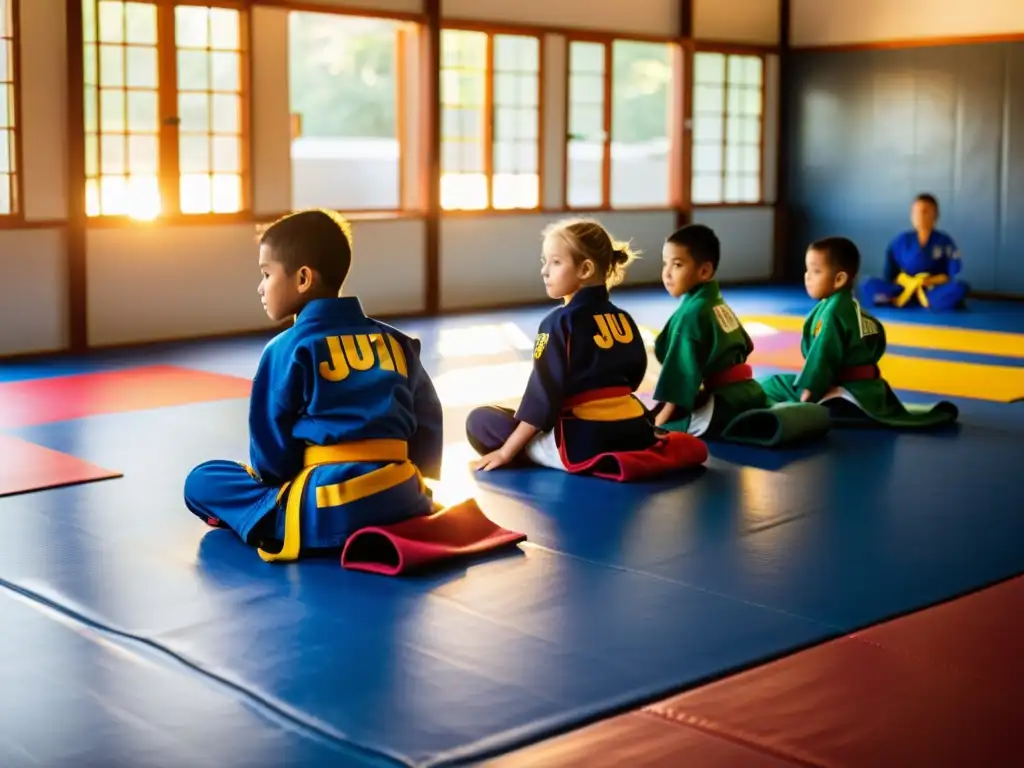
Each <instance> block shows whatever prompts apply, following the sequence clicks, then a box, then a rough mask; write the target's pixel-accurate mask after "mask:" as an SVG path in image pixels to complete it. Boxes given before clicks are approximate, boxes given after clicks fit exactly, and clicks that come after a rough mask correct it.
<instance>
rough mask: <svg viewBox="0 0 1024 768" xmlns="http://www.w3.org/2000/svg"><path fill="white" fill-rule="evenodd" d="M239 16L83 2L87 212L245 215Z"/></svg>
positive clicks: (106, 0) (225, 11)
mask: <svg viewBox="0 0 1024 768" xmlns="http://www.w3.org/2000/svg"><path fill="white" fill-rule="evenodd" d="M242 23H243V19H242V14H241V12H240V11H238V10H235V9H232V8H218V7H213V6H204V5H179V4H175V3H166V4H162V3H158V2H126V1H125V0H83V27H84V36H85V40H84V42H85V45H84V55H85V60H84V73H85V165H86V172H85V175H86V212H87V213H88V214H89V215H90V216H100V215H103V216H129V217H131V218H135V219H154V218H156V217H158V216H160V215H163V214H174V213H181V214H209V213H232V212H237V211H240V210H242V208H243V207H244V197H245V195H244V191H243V190H244V186H245V178H246V161H245V148H244V147H245V142H244V141H243V125H244V119H243V83H244V80H245V76H244V74H243V73H244V71H245V56H244V54H243V50H242V40H243V34H242Z"/></svg>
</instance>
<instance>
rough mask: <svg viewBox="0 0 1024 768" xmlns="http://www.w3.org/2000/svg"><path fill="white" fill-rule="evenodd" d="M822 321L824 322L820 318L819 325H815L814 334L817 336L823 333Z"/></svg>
mask: <svg viewBox="0 0 1024 768" xmlns="http://www.w3.org/2000/svg"><path fill="white" fill-rule="evenodd" d="M821 323H822V321H821V320H819V321H818V323H817V325H815V326H814V335H815V336H817V335H818V334H819V333H821Z"/></svg>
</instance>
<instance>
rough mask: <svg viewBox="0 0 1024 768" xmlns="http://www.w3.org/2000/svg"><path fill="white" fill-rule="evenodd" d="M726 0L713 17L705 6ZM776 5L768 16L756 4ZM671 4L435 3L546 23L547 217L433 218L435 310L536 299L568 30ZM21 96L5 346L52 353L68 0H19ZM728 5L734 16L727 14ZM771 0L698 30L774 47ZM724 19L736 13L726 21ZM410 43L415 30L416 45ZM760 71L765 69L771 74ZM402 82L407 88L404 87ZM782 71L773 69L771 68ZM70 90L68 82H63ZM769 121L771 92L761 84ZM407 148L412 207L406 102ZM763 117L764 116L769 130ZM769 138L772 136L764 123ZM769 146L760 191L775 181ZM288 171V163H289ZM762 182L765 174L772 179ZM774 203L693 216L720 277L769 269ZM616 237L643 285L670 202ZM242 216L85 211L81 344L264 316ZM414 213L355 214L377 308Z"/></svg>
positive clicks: (282, 89) (260, 102)
mask: <svg viewBox="0 0 1024 768" xmlns="http://www.w3.org/2000/svg"><path fill="white" fill-rule="evenodd" d="M313 4H320V5H324V6H330V5H332V4H333V5H336V6H339V7H345V8H346V9H353V8H367V9H370V10H371V11H375V10H376V11H381V10H383V11H392V12H400V13H401V12H404V13H417V12H420V11H421V2H420V0H344V2H342V1H341V0H337V2H335V1H334V0H316V2H315V3H310V2H308V0H307V2H306V3H305V5H304V7H305V8H306V9H309V8H310V7H311V5H313ZM723 5H728V6H729V7H730V8H731V9H732V10H731V11H730V12H729V13H725V12H723V11H722V9H721V8H720V7H718V6H723ZM768 7H771V8H772V9H773V10H772V11H771V13H769V11H768V10H766V8H768ZM677 11H678V2H677V1H676V0H634V2H630V3H620V2H616V1H615V0H602V2H597V3H595V2H592V1H591V0H560V2H550V0H522V1H521V2H519V3H514V4H507V3H498V2H497V0H446V2H445V3H444V13H445V15H446V16H447V17H449V18H459V19H476V20H489V21H493V22H495V23H501V22H504V23H507V24H510V25H528V26H547V27H548V28H549V29H550V33H549V34H546V35H545V36H544V55H545V72H546V75H545V82H544V84H543V89H542V93H543V97H544V112H543V114H544V131H543V137H542V153H543V157H544V169H545V176H544V186H543V190H542V202H543V206H544V208H545V212H543V213H527V214H514V213H496V214H490V215H488V214H483V215H478V214H461V213H460V214H451V215H446V216H445V217H444V219H443V221H442V226H441V254H440V261H441V299H442V305H443V308H444V309H458V308H465V307H470V306H480V305H482V304H487V303H502V304H508V303H511V302H516V301H533V300H536V299H540V298H543V297H542V294H541V286H540V282H539V277H538V270H539V249H540V231H541V229H542V228H543V227H544V226H545V225H546V224H547V223H548V222H550V221H552V220H555V219H557V218H560V217H562V216H564V215H566V214H565V213H564V211H563V210H562V207H563V205H564V201H563V199H562V191H563V179H564V168H563V165H564V136H565V133H566V130H565V129H566V116H565V80H564V77H565V66H566V44H565V38H564V32H565V31H566V30H567V29H571V28H578V27H585V28H587V29H598V30H606V31H609V32H617V33H620V34H629V33H636V34H640V35H644V34H649V35H661V36H669V35H671V34H672V33H673V31H674V30H675V29H676V28H677V27H678V17H677ZM287 13H288V12H287V10H285V9H284V8H281V7H277V6H276V5H268V6H259V5H257V6H255V7H254V8H253V10H252V12H251V41H252V46H253V50H252V57H251V59H252V65H253V70H252V78H253V93H255V94H256V98H254V99H253V112H252V125H251V128H252V142H253V154H254V156H255V160H256V162H255V163H254V171H253V179H252V200H253V208H254V216H255V220H257V221H266V220H268V219H269V218H270V217H271V216H275V215H277V214H280V213H283V212H285V211H287V210H289V209H290V208H291V206H292V178H293V167H292V158H291V149H290V133H289V130H290V129H289V118H288V105H289V98H288V90H287V83H288V77H287V63H288V57H287V40H288V33H287ZM20 15H21V28H20V35H21V38H20V45H21V48H20V50H21V66H22V69H21V73H20V74H21V87H20V99H21V110H22V115H21V116H22V123H21V131H20V136H19V138H20V140H21V141H22V156H23V165H24V167H23V175H24V180H23V184H24V193H25V195H24V214H25V215H24V218H25V219H26V224H25V225H24V227H23V228H21V229H7V228H0V267H2V268H3V274H4V279H3V280H2V281H0V356H2V355H5V354H16V353H22V352H36V351H52V350H60V349H62V348H65V347H66V345H67V342H68V332H67V303H68V300H67V293H68V286H67V279H66V266H67V248H66V217H67V198H68V184H69V183H77V182H74V181H71V182H69V179H68V178H67V165H68V164H67V143H68V142H67V106H66V105H67V88H68V84H67V83H66V82H65V81H66V67H65V65H64V62H65V61H66V56H67V41H66V39H65V37H66V35H65V28H66V24H65V22H64V19H65V1H64V0H20ZM730 16H731V17H732V22H730ZM773 16H777V0H729V3H725V2H723V0H717V1H716V0H698V8H697V17H696V27H697V32H698V34H699V35H700V36H701V37H702V38H703V39H709V40H712V39H713V40H715V41H720V42H730V41H732V42H737V43H769V44H770V43H773V42H774V41H775V40H776V39H777V30H775V28H774V27H773V26H772V21H771V19H772V17H773ZM733 22H734V23H733ZM411 45H412V47H415V43H412V44H411ZM770 72H771V69H770V68H769V75H768V81H769V83H771V82H772V79H771V74H770ZM413 80H414V78H410V83H409V86H410V88H409V91H410V94H411V97H412V99H411V100H412V101H413V102H415V99H416V98H417V95H416V94H417V89H416V88H415V87H414V85H415V83H414V82H412V81H413ZM776 80H777V78H776ZM76 87H77V86H76ZM768 99H769V105H768V113H767V114H768V122H769V124H770V123H771V120H772V119H773V118H772V117H771V115H772V114H773V110H774V109H775V107H774V106H773V105H774V103H775V101H777V82H776V86H775V92H774V95H773V92H772V90H771V88H769V96H768ZM403 114H404V115H405V119H406V121H407V122H406V125H405V133H406V137H407V140H408V141H410V142H411V144H410V145H409V147H408V149H409V150H410V151H409V152H407V153H406V156H405V157H404V158H403V162H402V164H401V166H402V170H401V173H403V174H404V179H403V182H404V183H403V192H404V195H405V197H406V202H407V204H411V205H415V204H416V203H417V202H418V190H419V180H418V179H417V178H415V166H416V163H415V162H414V161H415V153H416V151H418V150H417V147H418V146H419V143H418V142H417V139H418V137H419V134H420V133H421V131H420V127H419V122H418V117H417V114H418V113H417V110H416V109H415V103H412V104H411V105H409V106H408V108H407V109H405V110H403ZM772 130H773V129H772V128H771V127H770V125H769V126H767V127H766V136H768V137H771V136H773V135H774V134H773V133H772ZM776 133H777V131H776ZM774 152H775V150H774V146H773V145H769V149H768V151H767V155H766V167H765V178H766V184H767V187H766V188H767V189H768V190H771V189H773V188H774V175H773V174H774V170H773V166H772V167H769V165H768V164H767V163H771V159H772V158H773V157H774ZM295 170H296V172H297V171H298V170H299V169H298V168H296V169H295ZM769 179H770V180H771V183H768V181H769ZM771 211H772V209H771V208H770V207H763V208H756V207H754V208H751V207H741V208H710V209H700V210H698V211H696V212H695V214H694V215H695V218H696V220H698V221H704V222H706V223H710V224H712V226H714V227H715V228H716V229H718V230H719V234H720V235H721V237H722V240H723V243H724V244H725V245H726V248H727V251H728V254H729V255H728V258H727V260H726V261H727V264H726V265H724V268H723V277H724V278H725V279H750V278H755V277H756V278H760V277H768V276H769V275H770V273H771V252H770V248H771V241H772V231H771V226H772V216H771ZM598 215H599V217H600V218H601V219H602V221H603V222H604V223H605V224H606V225H607V226H608V227H609V228H610V229H611V231H612V232H613V234H615V235H616V236H617V237H619V238H621V239H629V240H631V241H632V242H633V244H634V245H635V246H636V247H638V248H639V249H641V250H642V251H643V252H644V258H642V259H641V260H640V261H638V262H637V263H636V264H634V265H633V267H632V268H631V272H630V275H629V280H628V283H638V282H650V281H656V280H657V279H658V275H659V262H660V251H661V243H662V242H663V240H664V238H665V236H666V235H668V234H669V233H670V232H671V231H672V229H673V228H674V226H675V220H676V219H675V212H674V211H671V210H661V211H658V210H655V211H649V210H642V211H633V212H630V211H615V212H608V213H603V214H598ZM255 223H256V221H253V222H242V223H230V224H218V225H192V226H189V225H181V224H173V225H172V224H164V225H160V224H158V223H157V224H138V225H135V226H111V225H109V224H105V223H95V222H94V223H92V224H90V226H89V229H88V232H87V235H86V244H87V270H88V281H87V304H88V322H87V332H88V338H89V342H90V344H92V345H96V346H103V345H114V344H122V343H133V342H139V341H150V340H160V339H172V338H181V337H189V336H202V335H208V334H216V333H226V332H234V331H243V330H250V329H258V328H262V327H266V326H267V325H268V322H267V320H266V318H265V317H264V316H263V313H262V311H261V309H260V305H259V303H258V300H257V297H256V294H255V290H256V283H257V280H258V272H257V270H256V264H255V262H256V249H255V245H254V236H255ZM424 231H425V225H424V222H423V220H422V218H421V217H418V216H417V215H416V214H408V215H403V216H400V217H392V218H381V217H377V218H366V219H362V218H359V217H356V220H355V221H354V236H355V254H356V259H355V265H354V267H353V271H352V275H351V277H350V279H349V283H348V285H347V292H349V293H355V294H358V295H359V296H360V298H361V299H362V301H363V304H364V306H365V308H366V309H367V310H368V311H370V312H375V313H379V314H406V313H409V314H411V313H416V312H420V311H422V310H424V309H425V306H424V299H425V284H426V275H425V252H424V245H425V238H424Z"/></svg>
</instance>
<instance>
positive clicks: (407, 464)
mask: <svg viewBox="0 0 1024 768" xmlns="http://www.w3.org/2000/svg"><path fill="white" fill-rule="evenodd" d="M354 461H388V462H393V463H391V464H388V465H387V466H385V467H381V468H380V469H375V470H374V471H372V472H368V473H367V474H365V475H360V476H359V477H354V478H352V479H351V480H346V481H345V482H343V483H335V484H334V485H325V486H320V487H318V488H317V489H316V505H317V508H323V507H337V506H341V505H342V504H348V503H350V502H353V501H358V500H359V499H363V498H366V497H367V496H372V495H374V494H376V493H380V492H382V491H386V490H388V489H389V488H394V487H395V486H397V485H399V484H401V483H404V482H405V481H406V480H409V479H410V478H413V477H417V478H419V476H420V473H419V470H418V469H417V468H416V465H415V464H413V463H412V462H411V461H409V446H408V444H407V443H406V442H405V441H404V440H360V441H358V442H354V443H344V444H342V445H311V446H309V447H307V448H306V452H305V455H304V457H303V470H302V471H301V472H300V473H299V474H298V476H297V477H296V478H295V479H294V480H293V481H292V482H291V483H286V484H285V485H284V486H283V487H282V488H281V490H280V492H279V493H278V495H277V499H278V502H280V500H281V497H282V496H284V495H285V494H286V493H287V494H288V500H287V501H286V502H285V508H284V542H283V544H282V546H281V550H280V551H279V552H267V551H266V550H264V549H263V548H262V547H260V549H259V554H260V557H261V558H263V560H265V561H266V562H268V563H272V562H276V561H288V560H296V559H298V557H299V550H300V548H301V544H302V536H301V532H302V526H301V521H302V518H301V513H302V498H303V496H304V493H305V490H306V481H307V480H309V474H310V472H312V471H313V470H314V469H316V468H317V467H322V466H324V465H325V464H343V463H346V462H354ZM420 485H421V486H422V485H423V480H422V478H420Z"/></svg>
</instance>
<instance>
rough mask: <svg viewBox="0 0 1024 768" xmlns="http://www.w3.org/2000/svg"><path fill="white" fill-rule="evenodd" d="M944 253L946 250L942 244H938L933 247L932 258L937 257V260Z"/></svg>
mask: <svg viewBox="0 0 1024 768" xmlns="http://www.w3.org/2000/svg"><path fill="white" fill-rule="evenodd" d="M943 253H944V251H943V248H942V246H941V245H936V246H935V247H934V248H932V258H933V259H935V260H936V261H938V260H939V259H941V258H942V256H943Z"/></svg>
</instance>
